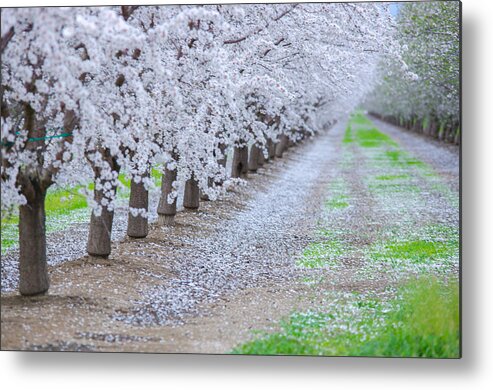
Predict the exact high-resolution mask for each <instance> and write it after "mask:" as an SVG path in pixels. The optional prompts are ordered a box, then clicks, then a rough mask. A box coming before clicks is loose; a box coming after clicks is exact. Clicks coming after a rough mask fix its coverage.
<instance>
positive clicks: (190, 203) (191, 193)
mask: <svg viewBox="0 0 493 390" xmlns="http://www.w3.org/2000/svg"><path fill="white" fill-rule="evenodd" d="M199 193H200V191H199V184H198V183H197V180H195V178H193V177H192V178H191V179H188V180H187V181H186V183H185V194H184V195H183V207H185V208H186V209H192V210H196V209H198V208H199V204H200V199H199Z"/></svg>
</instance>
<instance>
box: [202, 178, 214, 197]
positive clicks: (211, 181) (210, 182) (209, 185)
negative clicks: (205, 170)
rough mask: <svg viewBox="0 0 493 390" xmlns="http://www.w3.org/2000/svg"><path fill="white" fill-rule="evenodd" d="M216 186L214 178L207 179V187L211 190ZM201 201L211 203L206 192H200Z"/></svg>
mask: <svg viewBox="0 0 493 390" xmlns="http://www.w3.org/2000/svg"><path fill="white" fill-rule="evenodd" d="M213 185H214V179H213V178H212V177H209V178H208V179H207V186H208V187H209V188H210V187H212V186H213ZM200 200H204V201H206V202H207V201H209V200H210V199H209V195H207V194H206V193H205V192H202V191H200Z"/></svg>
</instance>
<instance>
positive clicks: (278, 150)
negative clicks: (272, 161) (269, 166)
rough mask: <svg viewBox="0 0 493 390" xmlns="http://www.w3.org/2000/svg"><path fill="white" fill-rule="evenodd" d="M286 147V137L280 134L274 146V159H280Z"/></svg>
mask: <svg viewBox="0 0 493 390" xmlns="http://www.w3.org/2000/svg"><path fill="white" fill-rule="evenodd" d="M287 145H288V136H287V135H286V134H281V137H280V140H279V142H278V144H277V146H276V157H279V158H281V157H282V155H283V154H284V151H285V150H286V147H287Z"/></svg>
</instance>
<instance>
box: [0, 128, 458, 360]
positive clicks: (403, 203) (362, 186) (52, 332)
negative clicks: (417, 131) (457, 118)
mask: <svg viewBox="0 0 493 390" xmlns="http://www.w3.org/2000/svg"><path fill="white" fill-rule="evenodd" d="M345 125H346V124H345V123H340V124H339V125H336V126H335V127H334V128H333V129H331V130H330V131H329V132H328V133H327V134H325V135H321V136H319V137H318V138H317V139H316V140H315V141H312V142H307V143H306V144H304V145H301V146H299V147H297V148H294V149H291V150H290V151H289V152H288V153H287V154H286V155H285V157H284V158H283V159H282V160H278V161H276V162H275V164H269V165H267V166H266V167H265V168H264V169H261V170H260V171H259V174H256V175H251V178H250V179H249V181H248V186H246V187H238V188H236V189H234V190H233V191H231V192H229V193H228V194H227V195H226V196H225V197H224V198H223V199H221V200H220V201H216V202H204V203H202V204H201V209H200V211H199V212H182V213H179V215H178V216H177V226H176V227H173V228H160V227H157V226H155V225H153V226H152V227H151V231H150V234H149V236H148V237H147V238H146V239H144V240H128V239H127V240H124V241H121V242H118V243H116V244H115V246H114V250H113V253H112V255H111V257H110V259H108V260H97V259H91V258H88V257H82V258H80V259H78V260H75V261H68V262H64V263H61V264H57V265H53V266H51V267H50V275H51V281H52V288H51V289H50V292H49V294H48V295H46V296H42V297H35V298H24V297H20V296H18V295H17V294H16V293H14V292H8V293H2V307H1V310H2V339H1V341H2V349H7V350H8V349H38V350H83V351H84V350H95V351H145V352H198V353H224V352H228V351H230V350H231V349H232V348H233V347H234V346H236V345H238V343H240V342H243V341H246V340H249V339H251V338H252V337H254V335H253V334H252V330H263V331H273V330H276V329H277V328H278V324H279V320H280V319H282V318H285V317H286V316H288V315H289V314H290V313H291V312H293V311H306V310H308V309H311V308H312V309H314V310H320V309H323V308H324V307H326V306H328V305H330V304H331V303H332V302H333V301H332V298H331V295H330V293H331V292H334V293H353V292H355V291H356V292H361V293H367V292H372V293H382V294H385V293H387V291H388V287H389V286H392V285H393V284H394V283H397V282H398V280H399V277H398V276H397V271H396V269H394V268H392V267H387V266H382V265H381V264H379V265H378V266H375V265H374V264H373V265H372V264H370V263H369V262H368V260H367V256H366V255H365V253H366V252H365V250H366V248H368V247H369V246H371V245H373V244H374V243H375V242H378V240H379V239H380V238H381V237H382V234H387V233H388V232H389V231H394V230H395V229H398V230H399V231H400V232H401V233H400V234H406V233H407V232H409V231H412V229H416V227H417V225H418V224H417V221H419V225H423V226H424V225H425V224H426V222H427V221H432V222H433V223H435V222H436V221H438V222H440V221H446V222H448V223H452V224H453V223H458V212H457V211H456V207H455V204H454V202H453V199H454V196H456V194H455V192H454V189H453V188H452V189H451V190H449V191H452V192H451V193H446V194H445V193H444V191H445V192H446V190H444V189H443V188H441V187H438V186H437V185H435V184H437V183H438V184H440V183H442V182H449V181H450V182H453V180H457V182H458V172H457V176H455V177H454V175H455V173H454V168H453V167H449V168H443V167H442V165H443V164H441V165H440V167H442V168H440V169H447V170H448V171H447V172H446V173H444V172H442V171H438V172H439V173H438V176H437V177H434V178H433V180H435V181H433V182H430V181H429V178H428V177H427V176H425V174H423V172H421V171H419V170H417V169H416V171H412V172H411V173H412V175H411V173H410V172H409V169H408V168H406V172H405V174H406V175H408V176H410V177H411V178H412V180H413V185H415V186H419V187H420V188H424V189H429V191H424V192H423V193H420V194H419V196H416V198H415V199H412V198H410V197H409V194H406V193H402V194H399V193H391V194H390V195H389V194H386V193H379V192H377V193H375V191H373V190H372V188H373V187H372V183H368V179H367V178H369V177H375V175H377V174H382V172H384V171H385V170H386V169H388V167H383V166H375V165H374V164H373V165H372V163H371V162H372V161H374V157H375V156H374V154H375V153H377V151H376V150H364V149H362V148H359V147H358V146H357V145H355V144H352V145H344V144H343V142H342V140H343V137H344V131H345ZM379 126H380V124H379ZM382 130H383V131H387V130H388V129H386V128H385V127H384V126H382ZM389 133H392V137H394V139H395V140H396V141H398V142H399V143H401V142H402V144H403V145H404V144H405V148H406V149H408V150H410V151H412V153H413V152H415V151H416V150H425V148H426V144H427V142H428V141H427V140H424V139H420V138H409V137H408V136H407V134H403V133H399V132H397V131H395V129H390V130H389ZM434 153H435V154H437V153H438V154H439V155H443V156H448V153H450V150H449V149H448V148H441V147H439V146H437V148H436V150H434ZM452 160H453V159H450V161H452ZM437 161H442V162H443V161H449V160H446V159H445V157H444V158H443V159H442V160H440V158H438V159H437ZM448 164H449V165H451V164H452V163H448ZM413 169H414V167H413ZM393 174H395V172H394V173H393ZM403 174H404V173H403ZM442 176H443V177H444V178H442ZM331 183H336V184H340V185H337V186H333V185H331ZM447 188H450V187H449V186H447ZM444 194H445V195H444ZM340 195H343V196H344V199H345V201H347V203H348V206H347V207H343V208H339V207H335V208H330V207H329V208H327V206H324V202H326V200H327V199H328V198H329V199H330V198H334V197H337V196H340ZM430 202H433V203H430ZM430 204H432V205H433V206H434V207H433V210H436V211H435V212H434V213H429V209H430ZM321 229H322V230H323V231H330V232H338V234H337V235H336V236H331V239H333V240H334V242H335V243H336V244H338V245H340V247H342V248H344V251H342V252H337V253H335V255H336V256H335V257H336V259H328V260H330V261H329V263H328V266H327V267H321V268H320V267H317V268H313V269H310V268H303V267H299V266H297V265H296V259H299V258H300V256H301V254H302V252H303V249H304V248H306V247H307V246H309V245H311V244H313V243H317V242H319V241H320V240H321V238H320V230H321ZM332 260H333V261H332ZM435 266H436V265H434V267H435ZM444 267H445V268H447V272H449V271H450V272H455V270H456V268H457V264H456V263H453V264H448V263H447V264H445V265H444ZM454 267H455V268H454ZM398 271H399V272H405V273H407V274H409V273H412V272H415V270H413V269H405V270H404V271H403V270H401V269H399V270H398ZM314 280H316V282H313V281H314Z"/></svg>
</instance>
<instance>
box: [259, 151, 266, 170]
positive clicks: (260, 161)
mask: <svg viewBox="0 0 493 390" xmlns="http://www.w3.org/2000/svg"><path fill="white" fill-rule="evenodd" d="M257 164H258V166H259V167H263V166H264V164H265V156H264V150H263V149H262V148H259V153H258V159H257Z"/></svg>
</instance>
